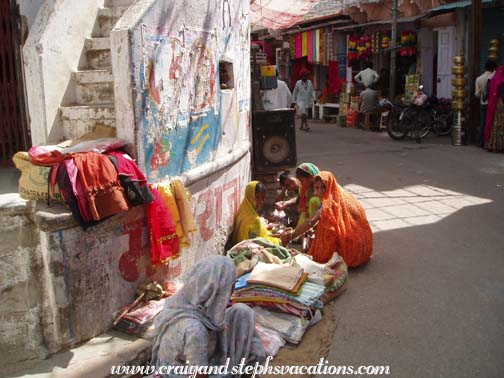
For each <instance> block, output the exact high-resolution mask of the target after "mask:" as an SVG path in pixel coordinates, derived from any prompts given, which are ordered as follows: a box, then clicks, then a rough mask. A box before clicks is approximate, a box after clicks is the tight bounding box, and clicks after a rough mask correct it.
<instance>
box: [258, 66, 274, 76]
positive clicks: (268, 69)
mask: <svg viewBox="0 0 504 378" xmlns="http://www.w3.org/2000/svg"><path fill="white" fill-rule="evenodd" d="M261 76H265V77H268V76H276V66H261Z"/></svg>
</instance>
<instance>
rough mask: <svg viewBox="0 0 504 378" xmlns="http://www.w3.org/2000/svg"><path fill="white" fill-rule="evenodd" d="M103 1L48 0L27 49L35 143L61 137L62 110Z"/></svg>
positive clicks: (27, 78)
mask: <svg viewBox="0 0 504 378" xmlns="http://www.w3.org/2000/svg"><path fill="white" fill-rule="evenodd" d="M100 5H103V0H87V1H74V0H46V1H44V3H43V4H42V6H41V7H40V9H39V11H38V13H37V16H36V18H35V20H34V21H33V25H32V27H31V28H30V33H29V34H28V39H27V40H26V43H25V45H24V48H23V54H24V63H25V83H26V92H27V97H28V110H29V115H30V129H31V135H32V144H33V145H41V144H46V143H47V142H54V141H58V140H60V139H61V137H62V135H63V130H62V126H61V122H60V120H59V117H58V109H59V106H60V104H61V101H62V99H63V97H64V95H65V92H66V89H67V86H68V83H69V81H70V76H71V73H72V71H75V70H77V66H78V63H79V58H80V56H81V52H82V49H83V46H84V41H85V38H86V37H88V36H89V35H91V31H92V29H93V25H94V23H95V19H96V14H97V12H98V8H99V6H100Z"/></svg>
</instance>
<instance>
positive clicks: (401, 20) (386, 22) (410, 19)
mask: <svg viewBox="0 0 504 378" xmlns="http://www.w3.org/2000/svg"><path fill="white" fill-rule="evenodd" d="M424 16H425V15H424V14H420V15H418V16H412V17H402V18H398V19H397V23H399V24H402V23H406V22H413V21H416V20H418V19H420V18H422V17H424ZM391 23H392V20H380V21H372V22H366V23H364V24H354V25H350V26H343V27H340V28H335V29H336V30H341V31H345V30H352V29H357V28H363V27H368V26H373V25H390V24H391Z"/></svg>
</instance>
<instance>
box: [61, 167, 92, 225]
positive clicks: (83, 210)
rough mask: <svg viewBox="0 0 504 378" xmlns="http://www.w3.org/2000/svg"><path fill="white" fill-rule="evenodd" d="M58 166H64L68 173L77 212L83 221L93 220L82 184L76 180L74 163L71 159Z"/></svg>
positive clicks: (76, 173) (76, 172)
mask: <svg viewBox="0 0 504 378" xmlns="http://www.w3.org/2000/svg"><path fill="white" fill-rule="evenodd" d="M60 165H65V167H66V170H67V172H68V178H69V180H70V184H71V185H72V191H73V194H74V195H75V198H76V199H77V204H78V206H79V211H80V214H81V216H82V218H83V219H84V221H86V222H89V221H92V220H93V215H92V214H91V211H90V210H89V202H88V199H87V196H86V192H85V191H84V188H83V186H82V182H81V181H80V180H79V178H78V173H79V171H78V169H77V166H76V165H75V161H74V159H73V158H70V159H66V160H65V161H63V162H62V163H61V164H60Z"/></svg>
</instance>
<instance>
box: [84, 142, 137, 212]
mask: <svg viewBox="0 0 504 378" xmlns="http://www.w3.org/2000/svg"><path fill="white" fill-rule="evenodd" d="M74 161H75V165H76V167H77V169H78V171H79V173H78V178H79V179H80V181H81V183H82V187H83V189H84V192H85V193H86V196H87V199H88V203H89V209H90V211H91V215H92V217H93V219H94V220H100V219H102V218H105V217H108V216H110V215H114V214H117V213H120V212H122V211H126V210H128V203H127V201H126V195H125V194H124V189H123V188H122V186H121V183H120V182H119V176H118V174H117V171H116V169H115V167H114V165H113V164H112V163H111V162H110V160H109V158H108V157H107V156H106V155H102V154H98V153H96V152H87V153H83V154H75V155H74Z"/></svg>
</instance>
